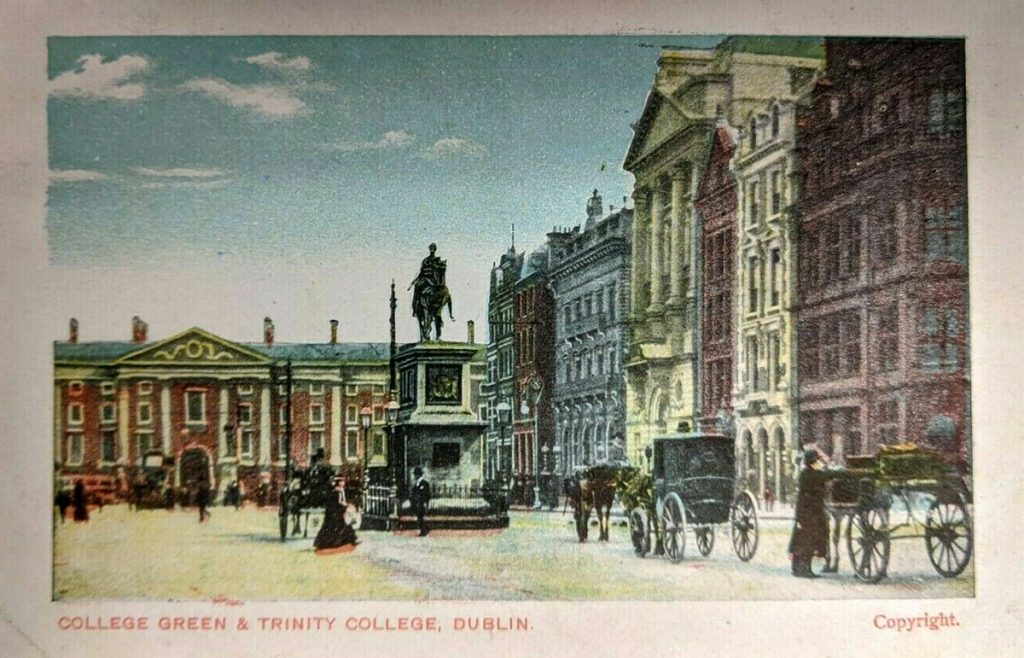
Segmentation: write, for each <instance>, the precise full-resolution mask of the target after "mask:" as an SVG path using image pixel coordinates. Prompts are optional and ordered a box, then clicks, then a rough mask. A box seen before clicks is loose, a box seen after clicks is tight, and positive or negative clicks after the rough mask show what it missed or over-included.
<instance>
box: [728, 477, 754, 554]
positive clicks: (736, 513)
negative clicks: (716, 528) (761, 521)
mask: <svg viewBox="0 0 1024 658" xmlns="http://www.w3.org/2000/svg"><path fill="white" fill-rule="evenodd" d="M729 522H730V526H731V531H732V547H733V550H735V551H736V557H738V558H739V559H741V560H743V561H744V562H749V561H750V559H751V558H752V557H754V553H756V552H757V541H758V532H757V508H756V507H755V506H754V497H753V496H751V495H750V494H749V493H748V492H746V491H741V492H740V493H738V494H737V495H736V500H734V501H733V502H732V509H731V510H729Z"/></svg>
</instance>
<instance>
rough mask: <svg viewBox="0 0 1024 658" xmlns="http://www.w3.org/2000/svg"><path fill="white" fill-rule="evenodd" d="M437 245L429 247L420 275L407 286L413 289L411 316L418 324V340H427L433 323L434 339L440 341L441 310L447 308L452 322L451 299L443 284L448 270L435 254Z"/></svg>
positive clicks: (446, 265)
mask: <svg viewBox="0 0 1024 658" xmlns="http://www.w3.org/2000/svg"><path fill="white" fill-rule="evenodd" d="M436 251H437V245H436V244H431V245H430V255H429V256H427V257H426V258H424V259H423V262H422V263H421V264H420V273H419V274H418V275H417V276H416V278H415V279H413V281H412V283H411V284H409V287H410V288H413V294H412V314H413V316H415V317H416V318H417V319H418V320H419V323H420V340H429V338H430V323H431V321H433V322H434V328H435V332H436V334H437V335H436V339H437V340H440V339H441V327H442V326H443V325H444V323H443V322H442V320H441V309H443V308H444V307H445V306H447V307H448V317H450V318H451V319H452V320H454V319H455V316H454V315H452V298H451V294H449V292H448V286H447V285H446V284H445V271H446V270H447V268H448V264H447V262H446V261H443V260H441V259H440V258H438V257H437V256H436V255H434V254H435V252H436Z"/></svg>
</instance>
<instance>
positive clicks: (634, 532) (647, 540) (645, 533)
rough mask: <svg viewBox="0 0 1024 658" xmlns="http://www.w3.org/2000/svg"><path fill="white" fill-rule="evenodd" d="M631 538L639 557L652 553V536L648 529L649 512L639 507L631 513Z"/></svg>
mask: <svg viewBox="0 0 1024 658" xmlns="http://www.w3.org/2000/svg"><path fill="white" fill-rule="evenodd" d="M629 538H630V539H631V540H632V541H633V550H634V551H635V552H636V554H637V557H643V556H645V555H647V554H648V553H650V552H651V535H650V531H649V529H648V522H647V512H645V511H644V510H642V509H641V508H639V507H637V508H636V509H634V510H633V511H632V512H630V513H629Z"/></svg>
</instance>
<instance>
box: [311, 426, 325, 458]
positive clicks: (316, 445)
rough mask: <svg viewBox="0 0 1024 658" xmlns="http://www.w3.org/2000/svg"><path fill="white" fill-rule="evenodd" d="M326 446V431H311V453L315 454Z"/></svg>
mask: <svg viewBox="0 0 1024 658" xmlns="http://www.w3.org/2000/svg"><path fill="white" fill-rule="evenodd" d="M323 448H324V433H323V432H321V431H316V432H310V433H309V454H311V455H315V454H317V453H318V452H320V451H321V450H323Z"/></svg>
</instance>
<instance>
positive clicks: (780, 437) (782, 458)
mask: <svg viewBox="0 0 1024 658" xmlns="http://www.w3.org/2000/svg"><path fill="white" fill-rule="evenodd" d="M772 444H773V450H774V452H775V497H776V498H778V500H779V502H781V503H785V502H789V501H788V494H789V492H788V491H786V473H785V467H786V433H785V432H783V431H782V428H781V427H776V428H775V436H774V437H773V439H772Z"/></svg>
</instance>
